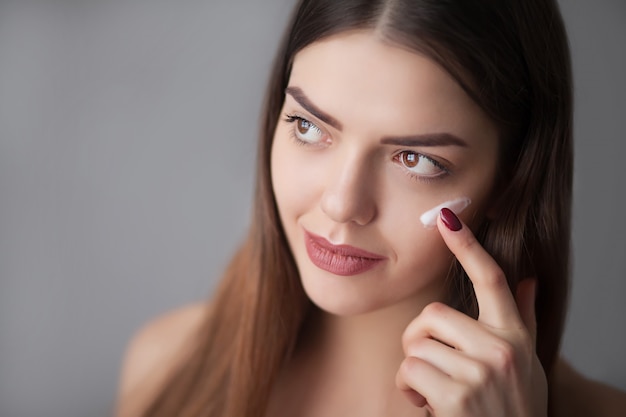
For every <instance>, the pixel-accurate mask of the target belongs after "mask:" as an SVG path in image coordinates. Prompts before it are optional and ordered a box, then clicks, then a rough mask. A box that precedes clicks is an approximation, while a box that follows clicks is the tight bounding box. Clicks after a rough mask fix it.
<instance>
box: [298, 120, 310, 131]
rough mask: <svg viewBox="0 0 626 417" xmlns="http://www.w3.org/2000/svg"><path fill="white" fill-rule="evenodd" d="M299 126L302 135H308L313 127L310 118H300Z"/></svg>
mask: <svg viewBox="0 0 626 417" xmlns="http://www.w3.org/2000/svg"><path fill="white" fill-rule="evenodd" d="M297 128H298V132H300V134H301V135H306V134H307V132H308V131H309V129H310V128H311V122H309V121H308V120H304V119H300V120H298V123H297Z"/></svg>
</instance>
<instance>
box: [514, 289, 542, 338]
mask: <svg viewBox="0 0 626 417" xmlns="http://www.w3.org/2000/svg"><path fill="white" fill-rule="evenodd" d="M536 294H537V279H536V278H526V279H524V280H522V281H520V282H519V283H518V284H517V289H516V291H515V302H516V303H517V309H518V310H519V312H520V316H521V318H522V321H523V322H524V324H525V325H526V328H527V329H528V331H529V332H530V335H531V337H532V339H533V343H536V342H537V319H536V316H535V299H536Z"/></svg>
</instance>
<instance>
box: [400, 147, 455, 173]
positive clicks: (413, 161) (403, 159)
mask: <svg viewBox="0 0 626 417" xmlns="http://www.w3.org/2000/svg"><path fill="white" fill-rule="evenodd" d="M396 158H397V161H398V162H400V164H401V165H402V166H403V167H404V168H406V169H407V170H409V171H410V172H411V173H412V174H416V175H419V176H421V177H437V176H439V175H442V173H445V172H446V169H445V168H444V167H443V166H441V164H439V163H438V162H436V161H435V160H434V159H432V158H430V157H428V156H426V155H422V154H421V153H417V152H413V151H402V152H400V153H399V154H397V156H396Z"/></svg>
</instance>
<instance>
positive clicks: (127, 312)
mask: <svg viewBox="0 0 626 417" xmlns="http://www.w3.org/2000/svg"><path fill="white" fill-rule="evenodd" d="M561 3H562V6H563V7H564V9H563V13H564V16H565V19H566V21H567V25H568V29H569V32H570V40H571V43H572V47H573V60H574V68H575V82H576V99H577V103H576V174H575V202H574V214H575V217H574V255H575V256H574V267H575V271H574V287H573V293H572V301H571V313H570V316H569V321H568V326H567V331H566V335H565V344H564V347H563V351H564V355H565V356H566V357H567V358H568V359H570V360H571V361H572V362H573V363H574V364H575V365H576V366H577V367H578V368H579V369H580V370H582V371H584V372H585V373H586V374H588V375H589V376H591V377H594V378H598V379H601V380H603V381H606V382H609V383H611V384H614V385H617V386H619V387H621V388H622V389H626V360H625V359H624V353H626V332H625V330H626V326H625V325H624V316H626V306H625V305H624V303H623V300H624V294H626V226H625V222H624V208H625V207H626V200H625V197H624V194H625V193H624V191H625V187H624V179H626V164H624V163H623V158H624V156H625V155H626V153H625V151H626V144H625V141H624V135H623V133H622V131H623V129H624V121H625V119H626V83H625V82H624V79H623V77H624V74H626V48H624V41H625V40H626V24H625V23H626V7H625V5H624V2H623V1H622V0H602V1H594V2H590V1H584V0H575V1H573V0H563V1H562V2H561ZM291 4H292V1H288V0H272V1H267V0H266V1H263V2H260V1H253V0H247V1H243V0H239V1H236V2H227V1H226V0H222V1H220V0H205V1H177V2H174V1H169V2H160V1H158V2H157V1H151V2H148V1H127V2H115V1H91V2H86V1H84V2H81V1H72V0H67V1H46V2H44V1H41V2H38V3H35V2H31V1H24V0H22V1H13V2H11V1H1V2H0V416H2V417H21V416H25V417H33V416H46V417H56V416H59V417H61V416H65V417H67V416H83V417H84V416H100V415H107V414H108V413H109V412H110V410H111V408H112V403H113V401H114V396H115V390H116V384H117V378H118V370H119V364H120V361H121V357H122V354H123V351H124V348H125V345H126V343H127V341H128V339H129V338H130V337H131V335H132V333H133V332H134V331H135V330H136V329H137V328H138V327H139V326H140V325H141V324H142V323H144V322H145V321H147V320H148V319H149V318H150V317H153V316H155V315H157V314H159V313H162V312H164V311H167V310H169V309H171V308H173V307H175V306H178V305H181V304H185V303H188V302H190V301H193V300H199V299H203V298H205V296H206V295H207V294H208V293H209V292H210V291H211V289H212V287H213V285H214V283H215V279H216V277H218V276H219V275H220V271H221V269H222V268H223V267H224V265H225V262H226V261H227V259H228V256H229V255H230V253H231V252H232V250H233V248H234V247H235V245H236V243H237V242H238V241H239V240H240V239H241V237H242V235H243V231H244V230H245V228H246V226H247V219H248V213H249V205H250V196H251V185H252V170H253V162H254V152H255V140H256V129H257V125H258V123H257V120H258V113H259V109H260V101H261V95H262V91H263V89H264V85H265V80H266V79H267V75H268V70H269V64H270V60H271V59H272V57H273V55H274V49H275V47H276V43H277V40H278V38H279V36H280V33H281V32H282V30H283V27H284V24H285V20H286V17H287V15H288V13H289V11H290V9H291Z"/></svg>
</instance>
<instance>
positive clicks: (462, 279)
mask: <svg viewBox="0 0 626 417" xmlns="http://www.w3.org/2000/svg"><path fill="white" fill-rule="evenodd" d="M349 29H369V30H376V31H377V33H379V34H381V36H382V37H383V38H385V39H387V40H389V41H391V42H394V43H395V44H398V45H401V46H403V47H406V48H409V49H411V50H414V51H416V52H418V53H421V54H425V55H426V56H428V57H430V58H431V59H433V60H434V61H436V62H437V63H439V64H440V65H441V66H442V67H443V68H445V69H446V70H447V71H448V72H449V73H450V74H451V75H452V76H453V77H454V78H455V79H456V80H457V82H458V83H459V84H460V85H461V86H462V87H463V88H464V89H465V91H466V92H467V94H468V95H469V96H470V97H472V98H473V100H475V101H476V103H478V105H480V106H481V108H482V109H483V110H484V111H485V112H486V113H487V114H488V115H489V116H490V117H491V118H492V119H493V121H494V122H495V123H496V124H497V126H498V127H499V131H500V136H501V149H502V152H501V155H500V161H499V162H500V164H499V165H500V169H499V173H498V181H497V189H496V191H495V192H494V205H495V207H496V210H494V212H495V215H493V216H491V217H490V218H489V219H486V220H485V221H484V222H483V224H482V225H481V226H480V227H479V228H478V230H477V235H478V237H479V240H480V241H481V242H482V244H483V245H484V246H485V248H486V249H487V250H488V251H489V252H490V253H491V254H492V256H493V257H494V258H495V259H496V260H497V261H498V263H499V264H500V265H501V267H502V268H503V269H504V271H505V273H506V275H507V277H508V279H509V283H510V285H511V288H515V286H516V284H517V282H518V281H519V280H520V279H521V278H523V277H526V276H534V277H536V278H537V280H538V296H537V301H536V307H537V320H538V342H537V343H538V344H537V350H538V355H539V357H540V359H541V362H542V364H543V366H544V368H545V370H546V372H547V373H548V375H549V372H550V370H551V369H552V365H553V363H554V361H555V358H556V355H557V354H558V348H559V344H560V339H561V334H562V330H563V323H564V316H565V310H566V304H567V303H566V300H567V293H568V280H569V256H570V206H571V188H572V159H573V158H572V93H571V69H570V58H569V49H568V45H567V39H566V34H565V28H564V24H563V21H562V18H561V15H560V12H559V10H558V6H557V4H556V1H555V0H523V1H522V0H475V1H469V0H459V1H442V0H369V1H368V0H341V1H337V0H301V1H300V2H299V4H298V5H297V7H296V10H295V13H294V15H293V16H292V19H291V23H290V25H289V27H288V30H287V32H286V33H285V36H284V38H283V40H282V42H281V45H280V48H279V51H278V55H277V57H276V60H275V62H274V66H273V70H272V72H271V78H270V80H269V85H268V90H267V94H266V99H265V109H264V113H263V115H262V126H261V132H260V141H259V149H258V163H257V175H256V194H255V198H254V208H253V217H252V222H251V224H252V226H251V228H250V231H249V234H248V237H247V239H246V241H245V243H244V244H243V245H242V248H241V249H240V250H239V251H238V252H237V253H236V254H235V256H234V257H233V259H232V261H231V263H230V266H229V268H228V269H227V270H226V272H225V274H224V277H223V280H222V282H221V285H220V287H219V288H218V290H217V291H216V293H215V295H214V297H213V300H212V301H211V308H210V313H209V315H208V317H207V318H206V320H205V323H204V325H203V327H202V330H201V333H200V335H199V339H198V341H197V346H196V349H195V350H194V352H193V354H192V355H191V356H190V357H189V358H188V360H187V361H186V362H185V363H184V364H183V366H182V367H180V368H179V369H178V370H177V371H176V372H175V373H174V374H173V375H172V376H171V378H170V379H169V381H168V382H167V384H166V385H165V386H164V388H163V390H162V392H161V395H160V396H158V397H157V398H156V399H155V401H154V402H153V403H152V405H151V407H150V408H149V409H148V410H147V411H146V414H145V415H146V416H151V417H157V416H167V417H171V416H174V415H176V416H182V417H200V416H231V417H235V416H237V417H251V416H261V415H263V414H264V410H265V408H266V406H267V399H268V397H269V394H270V392H271V389H272V386H273V383H274V381H275V379H276V376H277V373H278V372H279V370H280V369H281V366H283V365H284V364H285V363H286V361H288V360H289V358H290V354H291V352H292V351H293V349H294V346H295V345H296V343H297V341H298V339H299V337H300V330H301V328H302V324H303V322H304V320H305V319H306V317H307V315H308V314H309V312H310V311H311V309H312V307H311V305H310V302H309V300H308V299H307V297H306V295H305V294H304V291H303V289H302V286H301V284H300V279H299V276H298V271H297V268H296V265H295V262H294V259H293V256H292V254H291V252H290V249H289V246H288V244H287V241H286V237H285V233H284V231H283V228H282V225H281V222H280V220H279V217H278V212H277V208H276V203H275V200H274V195H273V190H272V186H271V172H270V150H271V145H272V139H273V136H274V130H275V128H276V124H277V121H278V120H279V117H280V110H281V108H282V104H283V100H284V90H285V87H286V86H287V82H288V79H289V75H290V69H291V63H292V60H293V57H294V55H295V54H296V53H297V52H298V51H300V50H301V49H302V48H304V47H305V46H307V45H309V44H311V43H313V42H315V41H318V40H320V39H322V38H324V37H327V36H330V35H332V34H335V33H339V32H342V31H345V30H349ZM449 278H451V282H454V283H456V284H457V285H456V286H455V287H454V288H453V293H454V298H455V299H456V300H457V301H458V308H460V309H461V310H463V311H465V312H467V313H468V314H471V315H476V302H475V297H474V295H473V292H472V290H471V285H470V283H469V280H468V278H467V276H466V275H465V273H464V271H463V269H462V268H461V267H460V265H458V264H456V265H455V267H454V268H453V272H452V276H451V277H449Z"/></svg>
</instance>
